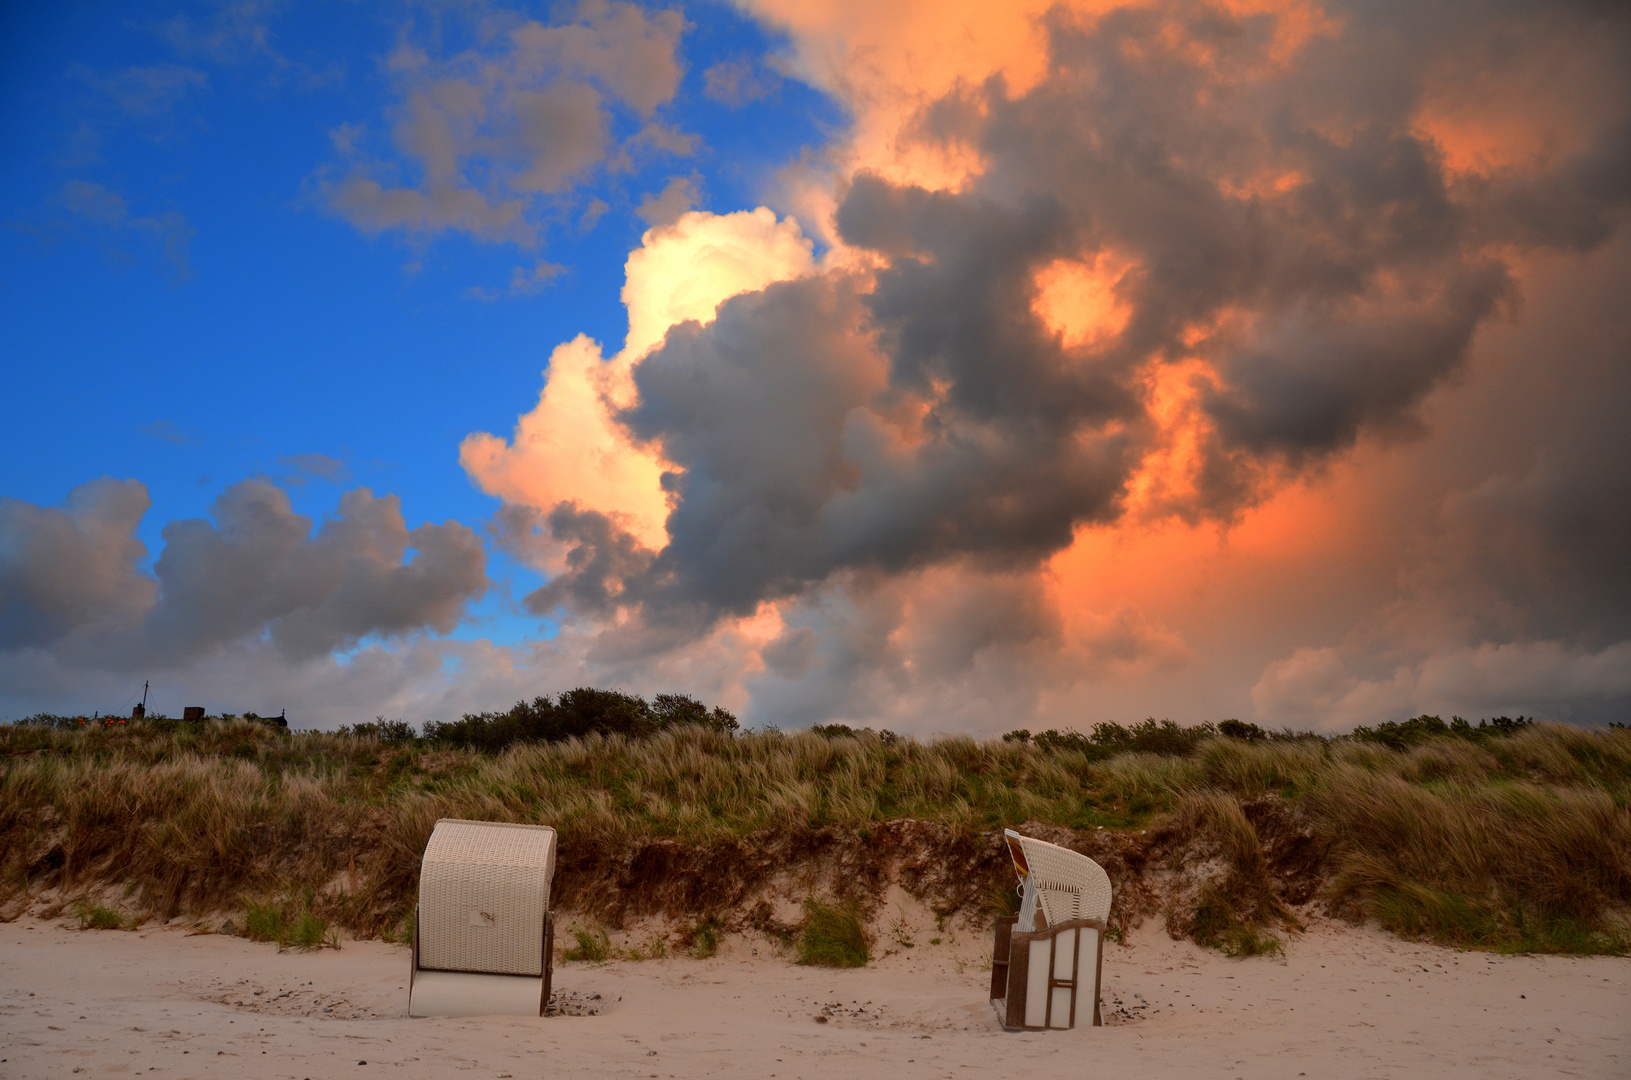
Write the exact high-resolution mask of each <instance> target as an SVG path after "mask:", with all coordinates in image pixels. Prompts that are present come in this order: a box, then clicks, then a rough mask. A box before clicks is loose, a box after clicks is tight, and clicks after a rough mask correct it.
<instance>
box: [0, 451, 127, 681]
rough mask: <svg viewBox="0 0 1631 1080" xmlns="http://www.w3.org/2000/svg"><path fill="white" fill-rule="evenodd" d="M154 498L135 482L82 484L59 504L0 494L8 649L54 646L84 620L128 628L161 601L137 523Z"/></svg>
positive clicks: (2, 615) (0, 620)
mask: <svg viewBox="0 0 1631 1080" xmlns="http://www.w3.org/2000/svg"><path fill="white" fill-rule="evenodd" d="M151 503H152V500H151V499H149V498H148V496H147V489H146V488H145V487H143V486H142V485H141V484H138V483H136V482H135V481H133V480H125V481H118V480H112V479H107V478H104V479H102V480H95V481H92V482H91V483H88V484H81V485H80V486H79V487H77V488H75V489H74V490H73V491H72V492H70V493H69V495H68V499H67V502H66V504H65V505H64V506H62V507H60V508H58V507H54V506H36V505H35V504H33V503H28V502H23V501H21V500H19V499H0V649H20V648H25V647H29V646H34V647H45V646H50V645H54V644H55V643H57V642H59V641H60V640H62V638H64V637H65V636H67V634H68V633H69V632H70V631H72V630H74V629H76V628H78V627H84V626H96V627H111V628H113V629H119V628H121V627H128V626H129V625H130V624H131V623H133V622H135V621H137V620H139V619H140V617H141V615H142V614H143V613H144V612H145V611H147V610H148V609H149V608H150V607H151V606H152V604H153V601H154V598H155V596H156V593H157V589H156V584H155V582H154V581H153V580H152V579H151V578H146V577H143V576H141V575H139V574H138V573H136V570H135V565H136V563H137V562H138V561H139V560H141V559H143V558H145V557H146V554H147V549H146V547H145V546H144V545H143V544H142V542H141V541H140V540H138V539H136V537H135V529H136V525H137V523H138V522H140V521H141V519H142V515H143V514H145V513H147V508H148V506H150V505H151Z"/></svg>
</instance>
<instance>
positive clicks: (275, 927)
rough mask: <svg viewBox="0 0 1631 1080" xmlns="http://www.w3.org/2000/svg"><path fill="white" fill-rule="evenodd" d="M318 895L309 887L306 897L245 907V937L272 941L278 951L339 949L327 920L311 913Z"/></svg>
mask: <svg viewBox="0 0 1631 1080" xmlns="http://www.w3.org/2000/svg"><path fill="white" fill-rule="evenodd" d="M314 900H315V896H314V894H313V891H312V889H311V888H310V887H308V888H306V889H305V890H304V895H303V896H301V897H299V898H298V899H297V898H296V897H293V896H291V897H290V898H289V899H287V900H284V901H282V902H273V901H255V902H251V903H249V904H248V905H246V906H245V908H244V930H243V934H244V937H246V938H249V939H250V940H251V941H270V942H273V943H275V944H276V945H277V947H278V948H279V949H289V948H295V949H321V948H334V949H337V948H339V947H340V939H339V936H338V934H337V933H336V932H334V931H333V930H331V929H330V928H329V923H328V920H327V919H325V918H323V917H322V916H321V915H319V914H317V912H315V911H313V910H312V903H313V901H314Z"/></svg>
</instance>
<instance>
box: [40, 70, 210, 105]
mask: <svg viewBox="0 0 1631 1080" xmlns="http://www.w3.org/2000/svg"><path fill="white" fill-rule="evenodd" d="M69 74H70V75H72V76H74V77H75V78H77V79H79V80H80V81H81V82H83V83H84V84H85V85H86V86H88V87H90V88H91V89H92V90H93V91H94V92H95V93H96V94H98V95H99V96H101V97H102V98H104V99H105V100H106V101H107V102H108V103H109V104H110V105H112V106H113V107H114V108H115V109H117V110H118V111H119V112H120V113H122V114H124V115H125V116H127V117H139V118H151V117H156V116H162V115H163V114H165V113H167V112H169V111H170V110H171V109H173V108H174V107H175V106H176V105H177V104H178V103H179V102H180V101H181V100H182V99H183V98H185V97H186V96H187V95H188V94H189V93H191V92H193V91H195V90H202V89H205V88H206V87H208V86H209V76H207V75H205V74H204V73H203V72H202V71H199V70H197V69H196V68H190V67H187V66H185V65H183V64H155V65H153V66H151V67H128V68H124V69H122V70H119V71H116V72H113V73H111V74H106V75H104V74H100V73H98V72H95V71H92V70H91V69H90V68H87V67H85V66H84V65H82V64H75V65H74V66H73V67H71V68H70V69H69Z"/></svg>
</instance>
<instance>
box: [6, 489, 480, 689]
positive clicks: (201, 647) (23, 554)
mask: <svg viewBox="0 0 1631 1080" xmlns="http://www.w3.org/2000/svg"><path fill="white" fill-rule="evenodd" d="M148 505H149V500H148V498H147V492H146V489H145V488H144V487H143V486H142V485H141V484H139V483H136V482H135V481H125V482H123V483H118V482H115V481H112V480H101V481H96V482H94V483H91V484H85V485H82V486H81V487H79V488H76V489H75V490H74V492H73V493H72V494H71V495H70V496H69V499H68V503H67V506H66V507H65V508H64V509H60V510H59V509H55V508H49V507H38V506H34V505H32V504H29V503H24V502H19V501H17V500H4V501H0V552H3V553H4V562H3V563H0V582H3V584H4V586H5V587H4V590H3V591H0V595H4V596H5V597H6V598H7V601H6V606H5V608H4V613H3V619H0V648H7V649H15V648H23V647H51V648H52V650H53V652H54V653H55V655H56V656H57V658H58V659H59V660H60V661H62V662H64V663H67V664H69V665H71V666H80V667H85V668H89V669H110V670H125V669H128V668H129V667H130V666H131V665H133V664H142V665H157V666H160V667H162V668H166V669H172V670H173V669H176V668H178V667H184V666H185V665H186V664H187V663H189V662H191V661H194V660H196V659H199V658H202V657H207V656H209V655H211V654H213V653H215V652H218V651H219V650H221V649H224V648H228V647H230V646H233V645H234V643H240V642H246V641H247V642H253V641H259V640H261V639H262V638H263V637H264V638H265V639H266V640H267V641H269V642H270V644H271V646H272V647H274V648H276V649H277V651H278V652H279V653H280V654H281V655H283V656H285V657H286V658H288V659H290V660H291V661H300V660H307V659H311V658H315V657H318V656H323V655H326V654H328V653H331V652H333V651H334V650H337V649H345V648H350V647H352V646H354V645H356V644H357V643H358V642H359V641H361V640H362V639H364V638H366V637H369V636H378V637H382V638H392V637H401V636H405V635H412V634H415V633H419V632H421V631H423V630H426V629H432V630H436V631H439V632H442V633H446V632H449V631H451V630H452V629H453V627H454V626H455V625H456V624H457V622H458V620H459V618H460V617H461V615H462V614H463V612H464V609H465V605H466V604H467V603H468V602H469V601H470V600H472V599H475V598H477V597H479V596H480V595H482V593H484V592H485V591H486V588H487V578H486V572H485V566H486V553H485V550H484V548H483V547H482V544H481V541H480V540H479V538H477V537H476V535H475V534H474V533H473V532H471V530H469V529H468V528H466V527H464V526H462V525H459V524H457V523H448V524H445V525H430V524H426V525H421V526H419V527H418V528H415V529H409V528H407V527H406V524H405V523H404V521H403V519H402V511H401V508H400V504H399V502H398V500H397V499H396V497H395V496H383V497H375V496H374V495H373V494H372V493H371V492H370V491H368V490H367V489H366V488H358V489H355V490H352V491H348V492H346V493H345V494H344V495H342V496H341V499H340V507H339V513H338V515H337V516H335V517H333V518H331V519H329V520H327V521H325V522H323V523H322V524H321V525H320V526H319V527H318V528H317V530H316V531H315V533H314V532H313V531H312V521H311V519H310V518H307V517H304V516H302V515H300V514H296V513H295V512H294V511H293V510H292V508H291V507H290V505H289V499H288V496H287V495H285V494H284V492H283V491H282V490H281V489H279V488H276V487H273V486H272V485H271V484H269V483H267V482H265V481H261V480H245V481H241V482H239V483H237V484H234V485H232V486H231V487H229V488H227V489H226V491H224V492H223V493H222V494H221V496H220V497H219V498H218V499H217V500H216V502H215V505H214V507H213V518H214V520H213V521H205V520H188V521H172V522H170V523H169V524H168V525H166V526H165V527H164V529H163V534H162V535H163V537H164V548H163V550H162V552H160V554H159V557H158V559H157V560H156V561H155V562H154V564H153V571H152V574H151V576H149V575H148V574H146V573H143V572H142V571H141V570H139V569H138V567H137V562H138V561H139V560H140V559H141V558H143V557H144V555H145V549H144V548H143V545H142V544H141V542H140V541H138V540H136V539H135V536H134V532H135V528H136V525H137V523H138V522H139V521H140V519H141V517H142V514H143V513H144V512H145V511H146V509H147V506H148ZM410 549H411V551H412V555H411V557H409V552H410Z"/></svg>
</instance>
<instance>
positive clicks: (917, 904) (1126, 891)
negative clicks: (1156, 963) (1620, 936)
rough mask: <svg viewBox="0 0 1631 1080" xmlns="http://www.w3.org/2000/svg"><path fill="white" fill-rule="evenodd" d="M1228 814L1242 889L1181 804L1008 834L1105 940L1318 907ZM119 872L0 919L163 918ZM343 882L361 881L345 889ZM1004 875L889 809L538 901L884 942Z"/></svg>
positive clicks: (338, 884)
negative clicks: (882, 816) (88, 909)
mask: <svg viewBox="0 0 1631 1080" xmlns="http://www.w3.org/2000/svg"><path fill="white" fill-rule="evenodd" d="M1241 812H1242V813H1243V815H1244V819H1245V820H1246V821H1248V822H1249V823H1250V825H1249V826H1248V829H1249V834H1250V839H1249V850H1248V852H1247V857H1246V870H1245V871H1244V873H1246V874H1249V875H1251V880H1250V881H1246V882H1244V883H1243V881H1242V874H1243V871H1242V869H1241V866H1240V865H1239V864H1240V862H1241V859H1240V857H1239V855H1238V853H1235V852H1231V851H1229V850H1227V849H1226V842H1227V839H1228V838H1227V837H1220V836H1219V835H1218V829H1217V827H1216V825H1215V823H1212V822H1208V821H1197V820H1195V814H1194V813H1193V812H1191V813H1189V814H1183V813H1180V814H1178V815H1175V816H1172V817H1168V818H1164V819H1161V820H1160V821H1158V822H1157V823H1155V824H1153V825H1152V826H1151V827H1150V828H1148V829H1143V830H1110V829H1095V830H1087V831H1082V830H1073V829H1070V828H1066V827H1062V826H1057V825H1049V824H1045V823H1040V822H1026V823H1023V824H1021V825H1020V829H1021V830H1022V831H1024V832H1026V833H1027V834H1029V835H1033V836H1037V837H1039V838H1041V839H1045V840H1048V841H1050V842H1053V843H1058V844H1061V845H1064V846H1067V847H1070V848H1073V849H1075V850H1078V851H1082V852H1084V853H1086V854H1088V855H1089V856H1091V857H1092V858H1094V859H1096V860H1097V861H1098V862H1099V863H1100V864H1101V865H1103V866H1104V867H1105V869H1106V870H1107V871H1108V873H1109V874H1110V877H1111V880H1112V884H1113V886H1114V890H1115V902H1114V906H1113V910H1112V914H1111V928H1112V934H1113V935H1117V936H1119V935H1121V934H1124V933H1126V932H1128V931H1130V930H1131V929H1133V928H1136V927H1139V926H1142V925H1143V924H1144V922H1145V920H1146V919H1148V918H1150V917H1151V916H1158V917H1160V919H1161V920H1162V924H1163V925H1164V926H1165V928H1166V929H1167V930H1168V931H1169V932H1170V933H1171V934H1172V935H1173V936H1175V937H1182V936H1189V935H1190V934H1191V933H1192V931H1193V929H1194V911H1195V906H1196V898H1197V896H1199V895H1200V894H1202V893H1203V892H1205V890H1206V889H1207V888H1208V887H1211V888H1213V889H1220V888H1229V889H1232V890H1233V892H1234V893H1235V894H1237V896H1236V900H1235V905H1236V906H1237V907H1239V908H1240V909H1241V910H1242V911H1243V913H1244V915H1245V916H1246V917H1247V918H1248V919H1249V920H1250V921H1251V922H1252V924H1253V925H1268V924H1272V925H1273V927H1274V928H1276V929H1279V928H1285V927H1295V926H1296V925H1297V919H1298V916H1297V915H1296V914H1295V913H1294V912H1295V911H1296V910H1306V911H1310V912H1313V913H1315V914H1327V913H1328V911H1327V905H1324V904H1319V903H1313V902H1314V901H1315V900H1316V897H1317V896H1318V895H1319V891H1320V888H1321V886H1322V885H1323V884H1324V882H1325V877H1324V875H1323V870H1324V861H1323V860H1322V858H1321V852H1322V847H1321V845H1320V844H1319V843H1318V842H1317V841H1316V840H1315V839H1314V835H1313V832H1312V830H1311V829H1309V828H1308V827H1306V826H1304V825H1303V824H1301V823H1300V822H1299V821H1298V820H1297V817H1296V813H1295V809H1294V808H1293V807H1292V806H1290V805H1289V804H1286V803H1284V802H1282V801H1280V800H1278V799H1275V798H1274V797H1272V796H1268V797H1264V798H1262V799H1258V800H1255V801H1252V802H1249V803H1247V804H1245V805H1244V806H1243V807H1242V810H1241ZM416 861H417V860H415V862H416ZM119 871H120V867H119V866H117V865H116V864H108V865H104V866H101V867H97V868H96V869H95V871H94V872H92V873H87V874H83V875H80V876H79V878H78V879H77V880H70V881H67V882H62V883H60V884H58V885H56V886H55V887H48V888H45V889H43V890H35V891H33V892H18V893H15V894H13V895H12V896H11V898H10V899H9V900H8V901H7V902H5V903H4V904H0V921H11V920H14V919H17V918H19V917H22V916H24V915H34V916H37V917H45V918H53V917H57V916H61V915H63V914H65V913H68V912H70V911H72V910H75V909H76V908H80V907H82V906H83V905H87V904H98V905H102V906H105V907H107V908H109V909H110V910H114V911H122V912H125V913H127V918H128V919H129V921H131V922H144V921H146V922H150V921H155V920H162V918H163V913H154V912H152V911H151V910H148V911H145V912H144V911H142V910H141V909H140V904H139V900H138V893H137V890H135V889H133V888H131V887H130V886H128V885H126V884H125V883H123V882H122V881H121V880H120V876H119ZM356 884H360V885H361V888H357V889H356V891H355V892H353V891H352V890H353V888H355V886H356ZM1015 884H1016V878H1015V874H1014V869H1013V864H1012V862H1011V861H1010V859H1009V856H1008V852H1007V848H1006V846H1005V845H1004V843H1003V841H1002V838H1001V834H1000V832H998V831H995V830H988V831H982V832H970V831H964V830H958V829H955V828H952V827H950V826H947V825H943V824H940V823H937V822H930V821H920V820H914V819H897V820H894V821H884V822H876V823H873V824H870V825H865V826H859V827H856V826H828V827H823V828H804V829H800V828H793V829H776V830H763V831H760V832H756V833H752V834H749V835H747V836H742V837H721V838H718V839H715V840H711V841H701V842H697V841H679V840H672V839H645V840H640V841H636V842H632V843H629V844H627V845H626V846H621V847H600V848H597V849H595V850H593V851H591V852H588V853H586V854H585V857H583V858H579V859H573V858H568V857H563V858H562V859H561V860H560V861H559V862H558V863H557V868H556V876H555V881H554V890H553V905H554V907H555V908H556V910H557V912H558V914H559V917H560V918H561V920H562V922H563V927H564V926H580V927H583V928H593V929H595V930H600V929H605V930H608V931H611V932H614V933H619V935H620V939H621V938H622V937H626V936H628V935H629V934H636V935H638V936H641V937H642V939H643V940H646V941H648V942H649V941H650V940H651V935H652V934H653V933H657V934H660V936H661V939H662V940H663V941H664V942H665V943H667V944H670V945H672V946H673V947H676V948H678V947H683V946H684V944H685V943H686V941H687V939H688V933H689V930H690V929H691V928H692V927H694V926H695V925H696V923H697V922H698V921H700V920H709V921H711V922H713V923H714V924H716V925H717V926H718V927H720V928H721V929H722V930H724V931H726V932H731V933H739V934H747V935H751V936H760V937H766V938H767V939H770V940H774V939H778V938H779V939H783V940H785V939H787V938H788V937H790V936H791V935H793V934H795V933H796V932H797V930H798V928H799V925H800V923H801V920H802V913H801V907H800V905H801V902H802V901H803V899H804V898H805V897H808V896H819V897H824V898H828V899H831V900H836V901H838V902H841V903H844V904H847V905H849V906H851V907H853V908H854V909H855V910H856V912H857V914H858V915H859V916H860V917H861V918H862V919H863V921H864V922H865V923H866V924H867V925H868V927H869V929H870V932H871V935H872V938H873V941H874V943H875V949H876V948H879V947H883V948H887V945H886V944H880V943H884V942H886V941H887V940H888V938H889V936H890V934H891V932H892V931H891V927H892V926H894V924H895V923H896V921H897V919H898V912H899V911H900V910H904V908H903V905H905V906H909V907H911V908H912V909H913V910H915V911H921V912H923V913H924V914H925V917H927V918H930V919H932V920H933V921H934V923H935V924H936V925H938V926H942V927H943V926H945V925H946V924H947V923H948V921H949V922H955V923H956V924H957V925H958V926H960V927H962V928H963V929H964V931H965V932H973V931H977V930H983V929H984V928H985V927H987V926H988V925H989V923H990V919H991V916H992V914H993V912H994V910H995V909H996V908H997V907H999V906H1000V905H1001V904H1003V903H1004V902H1007V901H1010V900H1012V901H1013V902H1016V903H1017V897H1016V896H1015V895H1014V886H1015ZM399 889H406V890H407V891H408V892H409V893H410V894H411V892H412V890H413V882H412V881H407V882H401V883H397V882H392V881H390V880H389V878H387V879H386V880H384V881H380V880H378V879H375V880H374V881H372V882H369V881H367V880H364V881H361V882H357V880H356V878H355V877H353V875H350V874H346V873H342V874H340V875H337V876H335V877H334V878H333V879H332V880H331V881H329V882H328V883H327V885H326V886H324V887H323V888H321V889H319V890H316V892H315V894H314V896H313V906H314V907H315V908H316V909H319V910H325V911H328V912H331V913H333V914H334V915H335V916H336V917H337V921H338V922H339V923H340V924H341V925H342V926H343V927H345V928H346V929H347V930H348V931H350V932H351V933H352V934H353V935H354V936H355V935H358V934H359V931H360V936H365V937H366V936H373V935H371V934H369V933H368V932H367V931H368V928H370V927H372V926H377V925H379V924H381V923H383V922H384V921H385V920H386V919H388V918H389V911H390V910H391V909H392V907H393V906H394V904H395V901H394V897H395V896H396V895H397V893H398V890H399ZM1239 894H1256V896H1257V897H1258V899H1257V900H1255V901H1254V900H1253V899H1252V896H1251V895H1245V896H1243V897H1242V896H1241V895H1239ZM1254 903H1255V905H1256V906H1253V905H1254ZM375 904H377V905H379V907H377V908H376V907H373V906H372V905H375ZM177 908H178V910H176V911H175V912H174V916H180V917H181V918H182V920H183V921H185V922H188V923H190V924H191V925H193V926H194V927H195V928H201V929H202V928H208V929H218V928H219V927H220V926H221V925H224V924H226V923H228V922H233V921H235V924H236V925H238V926H240V927H241V925H242V921H243V920H242V918H241V914H242V913H241V909H239V908H236V907H232V906H228V907H220V906H212V907H197V908H191V909H189V908H188V907H187V906H185V905H180V904H178V905H177ZM658 927H661V928H662V929H661V930H658V929H656V928H658ZM386 936H389V932H388V931H387V934H386ZM561 940H562V942H563V945H562V947H563V948H564V947H565V945H566V944H569V943H570V938H569V937H565V938H562V939H561Z"/></svg>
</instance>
